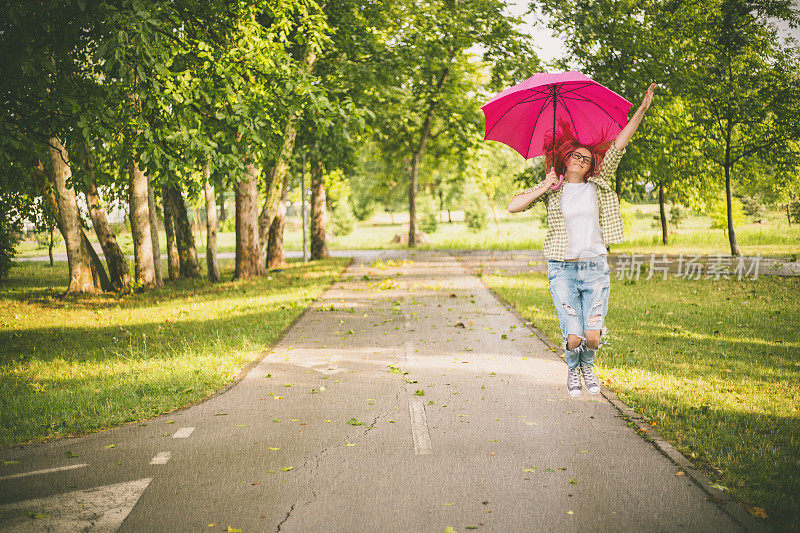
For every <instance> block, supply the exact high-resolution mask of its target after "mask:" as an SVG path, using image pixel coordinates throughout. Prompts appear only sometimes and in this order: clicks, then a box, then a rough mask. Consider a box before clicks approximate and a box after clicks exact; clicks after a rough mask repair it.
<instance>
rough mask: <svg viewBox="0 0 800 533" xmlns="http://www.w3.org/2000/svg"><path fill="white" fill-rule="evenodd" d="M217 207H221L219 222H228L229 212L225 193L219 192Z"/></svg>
mask: <svg viewBox="0 0 800 533" xmlns="http://www.w3.org/2000/svg"><path fill="white" fill-rule="evenodd" d="M217 195H218V197H217V205H218V206H219V221H220V222H223V221H225V220H228V212H227V211H226V210H225V191H224V190H223V191H219V192H217Z"/></svg>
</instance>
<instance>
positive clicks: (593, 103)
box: [562, 96, 625, 128]
mask: <svg viewBox="0 0 800 533" xmlns="http://www.w3.org/2000/svg"><path fill="white" fill-rule="evenodd" d="M562 99H565V100H577V101H579V102H587V103H590V104H592V105H594V106H597V108H598V109H599V110H600V111H602V112H603V113H605V114H606V115H608V118H610V119H611V120H613V121H614V124H616V125H617V126H619V127H620V128H624V127H625V126H624V125H623V124H620V123H619V122H617V119H615V118H614V117H612V116H611V114H610V113H609V112H608V111H606V110H605V109H603V108H602V107H601V106H600V105H599V104H598V103H597V102H594V101H592V100H589V99H588V98H586V97H584V96H580V97H579V98H575V97H572V96H567V97H564V96H562ZM564 107H566V105H565V106H564Z"/></svg>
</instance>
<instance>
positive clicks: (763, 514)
mask: <svg viewBox="0 0 800 533" xmlns="http://www.w3.org/2000/svg"><path fill="white" fill-rule="evenodd" d="M747 511H748V512H749V513H750V514H751V515H753V516H755V517H756V518H763V519H764V520H766V519H767V518H769V516H767V510H766V509H764V508H762V507H748V508H747Z"/></svg>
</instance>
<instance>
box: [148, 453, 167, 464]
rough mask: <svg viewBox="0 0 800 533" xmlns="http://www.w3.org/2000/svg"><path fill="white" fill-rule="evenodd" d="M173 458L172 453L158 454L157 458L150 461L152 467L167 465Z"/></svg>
mask: <svg viewBox="0 0 800 533" xmlns="http://www.w3.org/2000/svg"><path fill="white" fill-rule="evenodd" d="M171 457H172V452H158V453H157V454H156V456H155V457H153V458H152V459H150V464H151V465H165V464H167V461H169V460H170V458H171Z"/></svg>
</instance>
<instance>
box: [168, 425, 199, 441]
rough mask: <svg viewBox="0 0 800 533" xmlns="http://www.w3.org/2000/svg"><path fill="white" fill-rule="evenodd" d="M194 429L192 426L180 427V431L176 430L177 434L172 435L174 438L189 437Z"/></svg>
mask: <svg viewBox="0 0 800 533" xmlns="http://www.w3.org/2000/svg"><path fill="white" fill-rule="evenodd" d="M192 431H194V428H191V427H190V428H180V429H179V430H178V431H176V432H175V434H174V435H173V436H172V438H173V439H185V438H186V437H188V436H189V435H191V434H192Z"/></svg>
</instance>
